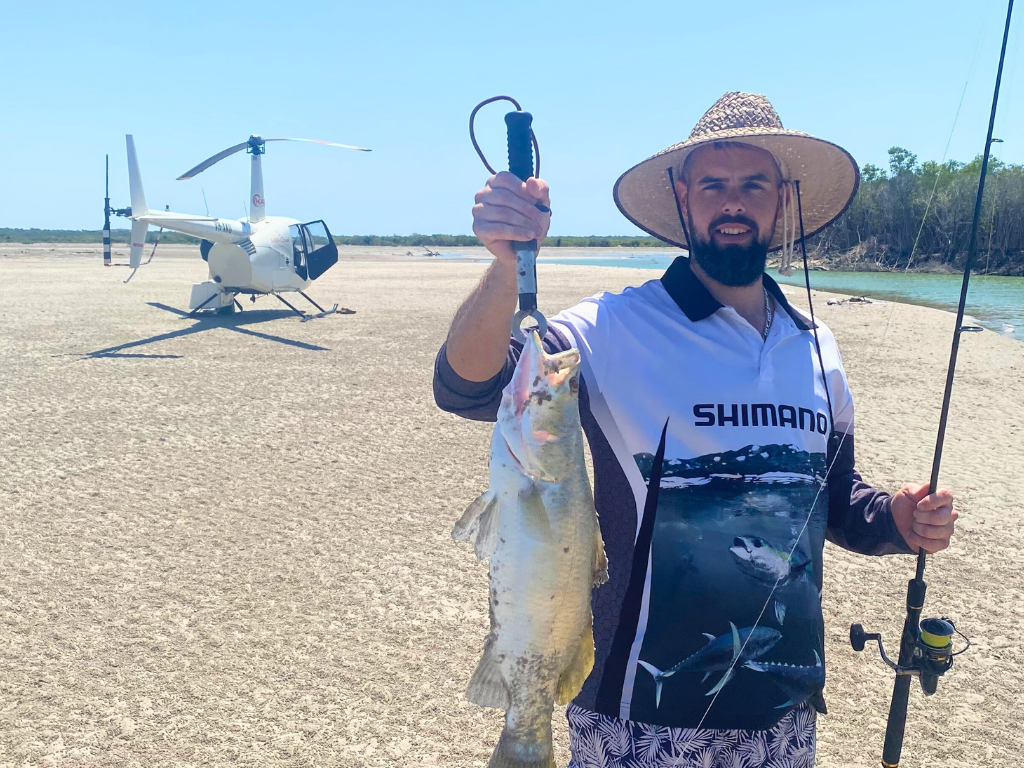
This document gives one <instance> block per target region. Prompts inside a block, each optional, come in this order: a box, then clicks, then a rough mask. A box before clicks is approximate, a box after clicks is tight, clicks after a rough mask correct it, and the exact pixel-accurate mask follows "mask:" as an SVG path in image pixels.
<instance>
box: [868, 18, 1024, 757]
mask: <svg viewBox="0 0 1024 768" xmlns="http://www.w3.org/2000/svg"><path fill="white" fill-rule="evenodd" d="M1012 15H1013V0H1009V2H1008V5H1007V8H1006V26H1005V27H1004V29H1003V46H1002V50H1001V51H1000V53H999V68H998V69H997V70H996V85H995V90H994V92H993V94H992V112H991V114H990V115H989V120H988V135H987V137H986V139H985V153H984V155H983V157H982V161H981V178H980V179H979V181H978V196H977V198H976V199H975V201H974V218H973V220H972V222H971V237H970V242H969V245H968V246H967V263H966V264H965V265H964V280H963V284H962V285H961V287H960V305H959V307H958V308H957V313H956V326H955V328H954V329H953V345H952V349H951V350H950V354H949V368H948V369H947V371H946V388H945V391H944V393H943V396H942V413H941V415H940V416H939V432H938V436H937V438H936V440H935V455H934V458H933V459H932V475H931V480H930V483H929V487H928V492H929V493H934V492H935V490H936V489H937V488H938V486H939V466H940V464H941V462H942V448H943V442H944V441H945V437H946V422H947V419H948V417H949V403H950V396H951V395H952V392H953V377H954V375H955V373H956V358H957V353H958V351H959V349H960V334H961V333H963V332H964V331H967V330H969V328H967V327H965V326H964V325H963V321H964V308H965V307H966V305H967V288H968V285H969V283H970V279H971V268H972V266H973V265H974V257H975V255H976V251H977V238H978V221H979V219H980V217H981V203H982V199H983V198H984V195H985V176H986V174H987V173H988V159H989V154H990V151H991V149H992V144H993V139H992V131H993V130H994V129H995V123H996V107H997V105H998V103H999V85H1000V82H1001V80H1002V77H1003V62H1004V60H1005V59H1006V43H1007V40H1008V39H1009V36H1010V20H1011V17H1012ZM926 560H927V555H926V553H925V551H924V550H923V549H918V551H917V571H916V573H915V575H914V578H913V579H911V580H910V582H909V583H908V584H907V616H906V619H905V621H904V622H903V634H902V636H901V637H900V652H899V657H898V660H897V661H896V662H893V661H892V660H891V659H890V658H889V657H888V656H887V655H886V653H885V649H884V648H883V647H882V636H881V634H880V633H878V632H870V633H869V632H865V631H864V627H863V626H862V625H860V624H854V625H852V626H851V627H850V644H851V645H852V646H853V649H854V650H855V651H863V650H864V645H865V643H866V642H867V641H869V640H874V641H875V642H877V643H878V650H879V653H880V654H881V656H882V659H883V660H884V661H885V663H886V664H888V665H889V667H891V668H892V669H893V671H895V672H896V681H895V683H894V684H893V689H892V700H891V702H890V704H889V719H888V722H887V724H886V728H885V743H884V745H883V747H882V766H883V768H897V766H898V765H899V763H900V754H901V752H902V751H903V736H904V732H905V730H906V725H907V703H908V701H909V699H910V681H911V678H912V677H917V678H919V679H920V681H921V690H922V691H923V692H924V694H925V695H926V696H931V695H932V694H933V693H935V691H936V688H937V687H938V681H939V678H940V677H941V676H942V675H944V674H945V673H946V672H948V671H949V670H950V668H952V666H953V660H954V658H955V657H956V656H958V655H960V654H961V653H963V652H964V651H966V650H967V649H968V648H969V647H970V640H968V639H967V637H966V636H965V635H963V633H961V632H959V631H958V630H957V629H956V627H955V626H954V625H953V622H952V621H950V620H949V619H947V618H941V619H935V618H929V619H924V620H923V621H922V620H921V611H922V609H923V608H924V597H925V592H926V591H927V585H926V584H925V581H924V568H925V562H926ZM954 632H955V633H956V634H958V635H960V637H962V638H963V639H964V640H966V641H967V644H966V645H965V646H964V647H963V648H961V649H959V650H957V651H954V650H953V633H954Z"/></svg>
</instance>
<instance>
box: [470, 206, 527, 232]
mask: <svg viewBox="0 0 1024 768" xmlns="http://www.w3.org/2000/svg"><path fill="white" fill-rule="evenodd" d="M473 220H474V221H489V222H491V223H493V224H506V225H508V226H512V227H518V228H519V229H525V230H528V231H530V232H532V233H533V234H532V235H531V236H530V237H529V238H527V239H528V240H532V239H533V238H534V237H540V235H541V234H542V233H543V232H544V227H543V226H541V225H540V224H538V223H537V222H535V221H534V220H533V219H532V218H530V217H529V216H524V215H523V214H521V213H520V212H519V211H515V210H512V209H511V208H506V207H504V206H501V205H484V204H483V203H477V204H476V205H475V206H473Z"/></svg>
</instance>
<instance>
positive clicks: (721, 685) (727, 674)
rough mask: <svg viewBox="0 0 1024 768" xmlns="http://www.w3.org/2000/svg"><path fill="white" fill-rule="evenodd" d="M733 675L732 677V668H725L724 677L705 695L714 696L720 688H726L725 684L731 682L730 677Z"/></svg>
mask: <svg viewBox="0 0 1024 768" xmlns="http://www.w3.org/2000/svg"><path fill="white" fill-rule="evenodd" d="M731 677H732V670H731V669H727V670H725V674H724V675H722V679H721V680H719V681H718V685H716V686H715V687H714V688H712V689H711V690H710V691H708V692H707V693H705V694H704V695H705V696H714V695H715V694H716V693H718V692H719V691H720V690H722V689H723V688H725V684H726V683H728V682H729V679H730V678H731Z"/></svg>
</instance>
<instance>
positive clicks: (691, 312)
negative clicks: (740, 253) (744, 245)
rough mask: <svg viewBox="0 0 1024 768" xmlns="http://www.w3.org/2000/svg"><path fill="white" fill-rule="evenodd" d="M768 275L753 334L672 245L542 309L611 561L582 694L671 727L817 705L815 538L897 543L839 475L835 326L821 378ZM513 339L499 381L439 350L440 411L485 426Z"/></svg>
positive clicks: (820, 669)
mask: <svg viewBox="0 0 1024 768" xmlns="http://www.w3.org/2000/svg"><path fill="white" fill-rule="evenodd" d="M764 282H765V286H766V288H767V289H768V292H769V294H770V295H771V297H772V299H773V300H774V303H775V307H776V309H777V310H781V311H776V312H775V318H774V321H773V323H772V327H771V329H770V331H769V334H768V338H767V340H762V338H761V335H760V334H759V333H758V332H757V331H756V330H755V329H754V328H753V327H752V326H750V324H749V323H747V322H746V321H745V320H743V318H741V317H740V316H739V314H738V313H736V311H735V310H733V309H732V308H731V307H726V306H722V305H721V304H719V303H718V302H717V301H716V300H715V299H714V297H712V296H711V294H710V293H709V292H708V291H707V289H706V288H705V287H704V286H703V285H702V284H701V282H700V281H699V280H698V279H697V278H696V277H695V276H694V274H693V273H692V272H691V270H690V267H689V260H688V259H686V258H683V257H680V258H678V259H676V260H675V262H674V263H673V264H672V265H671V266H670V267H669V269H668V270H667V271H666V273H665V275H664V276H663V277H662V278H661V279H660V280H652V281H650V282H648V283H645V284H644V285H641V286H639V287H636V288H627V289H626V290H625V291H623V292H622V293H620V294H609V293H602V294H598V295H597V296H595V297H593V298H589V299H585V300H583V301H582V302H580V304H578V305H577V306H575V307H573V308H571V309H568V310H565V311H564V312H561V313H559V314H558V315H557V316H555V317H554V318H552V319H551V320H549V330H548V333H547V334H546V336H545V338H544V340H543V341H544V346H545V349H546V350H547V351H548V352H549V353H553V352H557V351H562V350H565V349H568V348H570V347H573V348H576V349H578V350H579V352H580V353H581V371H582V376H581V379H582V386H581V388H580V416H581V420H582V423H583V428H584V431H585V433H586V435H587V439H588V442H589V445H590V449H591V454H592V456H593V461H594V496H595V503H596V506H597V511H598V514H599V516H600V523H601V532H602V534H603V537H604V541H605V548H606V551H607V554H608V562H609V580H608V582H607V583H605V584H604V585H602V586H601V587H599V588H597V589H596V590H595V591H594V596H593V608H594V641H595V646H596V649H595V657H596V659H595V664H594V669H593V672H592V673H591V675H590V677H589V678H588V679H587V682H586V684H585V685H584V687H583V690H582V691H581V692H580V694H579V696H578V697H577V698H576V700H575V702H574V703H575V704H576V705H578V706H580V707H583V708H585V709H590V710H592V711H595V712H599V713H601V714H605V715H608V716H612V717H618V718H622V719H624V720H633V721H639V722H643V723H651V724H655V725H664V726H670V727H677V728H694V727H696V726H697V724H698V723H699V722H700V721H701V720H702V719H703V727H705V728H713V729H751V730H763V729H767V728H770V727H772V726H773V725H774V724H775V723H777V722H778V721H779V720H780V719H781V718H782V717H783V716H785V714H786V713H787V712H789V711H791V710H792V709H794V708H795V707H797V706H799V705H800V704H802V703H804V702H807V701H810V702H812V703H815V704H816V705H817V704H818V702H820V700H821V699H820V692H821V689H822V687H823V685H824V627H823V619H822V613H821V597H820V595H821V583H822V572H821V564H822V550H823V547H824V541H825V539H826V538H827V539H828V540H830V541H832V542H834V543H836V544H838V545H839V546H841V547H844V548H846V549H849V550H852V551H855V552H860V553H863V554H868V555H883V554H890V553H909V552H910V550H909V549H908V547H907V546H906V544H905V542H904V541H903V538H902V537H901V536H900V534H899V532H898V531H897V530H896V527H895V525H894V523H893V519H892V514H891V510H890V496H889V495H888V494H886V493H883V492H881V491H878V490H876V489H874V488H872V487H871V486H869V485H868V484H867V483H865V482H864V481H863V480H862V479H861V477H860V475H859V474H858V473H857V472H856V470H855V469H854V450H853V401H852V398H851V395H850V390H849V387H848V386H847V382H846V374H845V372H844V370H843V366H842V361H841V359H840V356H839V351H838V349H837V348H836V343H835V339H834V337H833V335H832V333H831V332H830V331H829V330H828V329H827V328H826V327H825V326H823V325H822V324H821V323H818V337H819V340H820V344H821V354H822V359H823V360H824V367H825V376H824V378H823V377H822V375H821V371H820V366H819V363H818V357H817V353H816V351H815V346H814V336H813V334H812V332H811V326H810V320H809V318H808V317H807V316H806V315H804V314H803V313H801V312H799V311H798V310H796V309H795V308H793V307H791V306H790V305H789V303H788V302H787V301H786V299H785V297H784V296H783V294H782V292H781V290H780V289H779V287H778V285H777V284H776V283H775V282H774V281H773V280H772V279H771V278H770V277H768V276H767V275H766V276H765V281H764ZM520 349H521V347H520V345H518V344H517V343H515V342H512V343H511V344H510V346H509V353H508V358H507V360H506V363H505V366H504V367H503V369H502V371H501V372H500V373H499V374H498V375H497V376H495V377H494V378H493V379H491V380H490V381H486V382H471V381H468V380H466V379H463V378H461V377H460V376H459V375H458V374H456V373H455V371H454V370H453V369H452V368H451V366H450V365H449V364H448V359H447V357H446V354H445V349H444V347H442V348H441V350H440V352H439V353H438V356H437V361H436V365H435V370H434V397H435V400H436V401H437V404H438V406H439V407H441V408H442V409H444V410H445V411H449V412H451V413H454V414H457V415H460V416H463V417H465V418H470V419H476V420H480V421H494V420H495V418H496V414H497V410H498V405H499V403H500V401H501V393H502V389H503V388H504V386H505V385H506V384H507V383H508V381H509V380H510V379H511V376H512V372H513V370H514V368H515V364H516V361H517V360H518V356H519V351H520ZM825 381H827V382H828V392H829V396H830V397H831V404H832V411H833V412H834V419H835V423H834V424H830V414H829V401H828V397H826V392H825V388H824V387H825ZM663 434H664V438H662V435H663ZM658 456H661V457H662V460H661V461H660V462H659V461H657V457H658ZM826 477H827V483H826V482H825V480H826ZM652 480H656V482H652ZM791 551H792V555H791V556H790V554H789V553H790V552H791ZM773 589H774V591H773ZM766 605H767V608H766V609H765V610H764V612H763V614H762V609H763V608H765V606H766ZM759 616H760V618H759ZM740 646H742V649H743V650H742V653H741V654H740V656H739V658H738V660H737V661H736V663H735V664H733V663H732V662H733V659H734V654H735V649H736V648H739V647H740ZM730 666H732V667H733V672H732V673H731V674H730V675H729V676H728V678H724V675H725V673H726V671H727V670H728V668H729V667H730ZM716 694H717V698H715V699H714V702H715V703H714V705H713V706H712V707H711V709H710V710H708V706H709V704H710V702H711V701H712V696H714V695H716ZM705 712H706V713H707V714H706V717H705Z"/></svg>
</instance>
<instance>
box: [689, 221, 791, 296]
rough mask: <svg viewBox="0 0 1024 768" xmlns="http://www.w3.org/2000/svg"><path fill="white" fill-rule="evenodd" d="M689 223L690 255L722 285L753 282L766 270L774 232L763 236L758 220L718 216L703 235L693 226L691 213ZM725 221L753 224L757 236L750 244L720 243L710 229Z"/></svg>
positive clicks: (751, 226) (751, 228)
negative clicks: (723, 244) (703, 236)
mask: <svg viewBox="0 0 1024 768" xmlns="http://www.w3.org/2000/svg"><path fill="white" fill-rule="evenodd" d="M688 218H689V220H690V221H689V225H690V234H691V235H692V236H691V238H690V256H692V257H693V259H694V260H695V261H696V262H697V263H698V264H700V266H701V269H703V270H704V272H705V273H707V275H708V277H710V278H711V279H712V280H715V281H716V282H719V283H721V284H722V285H731V286H741V285H750V284H751V283H753V282H755V281H756V280H757V279H758V278H759V277H761V275H763V274H764V268H765V265H766V264H767V262H768V246H769V245H770V244H771V241H772V237H773V236H774V235H775V232H774V231H772V232H769V233H768V234H767V236H766V237H764V238H762V237H761V236H760V230H759V229H758V226H757V224H756V223H755V222H754V221H753V220H752V219H748V218H746V217H745V216H719V217H718V218H717V219H715V220H714V221H712V222H711V225H710V226H709V227H708V231H707V232H706V233H704V234H705V235H706V237H707V239H702V238H701V237H700V236H699V235H698V233H697V231H696V229H695V228H694V226H693V217H692V216H689V217H688ZM723 224H742V225H744V226H746V227H750V231H751V232H753V233H754V240H753V242H751V244H750V245H726V246H719V245H717V244H716V243H715V241H714V238H713V237H712V236H711V233H712V232H713V231H714V230H715V229H716V228H717V227H720V226H722V225H723Z"/></svg>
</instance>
